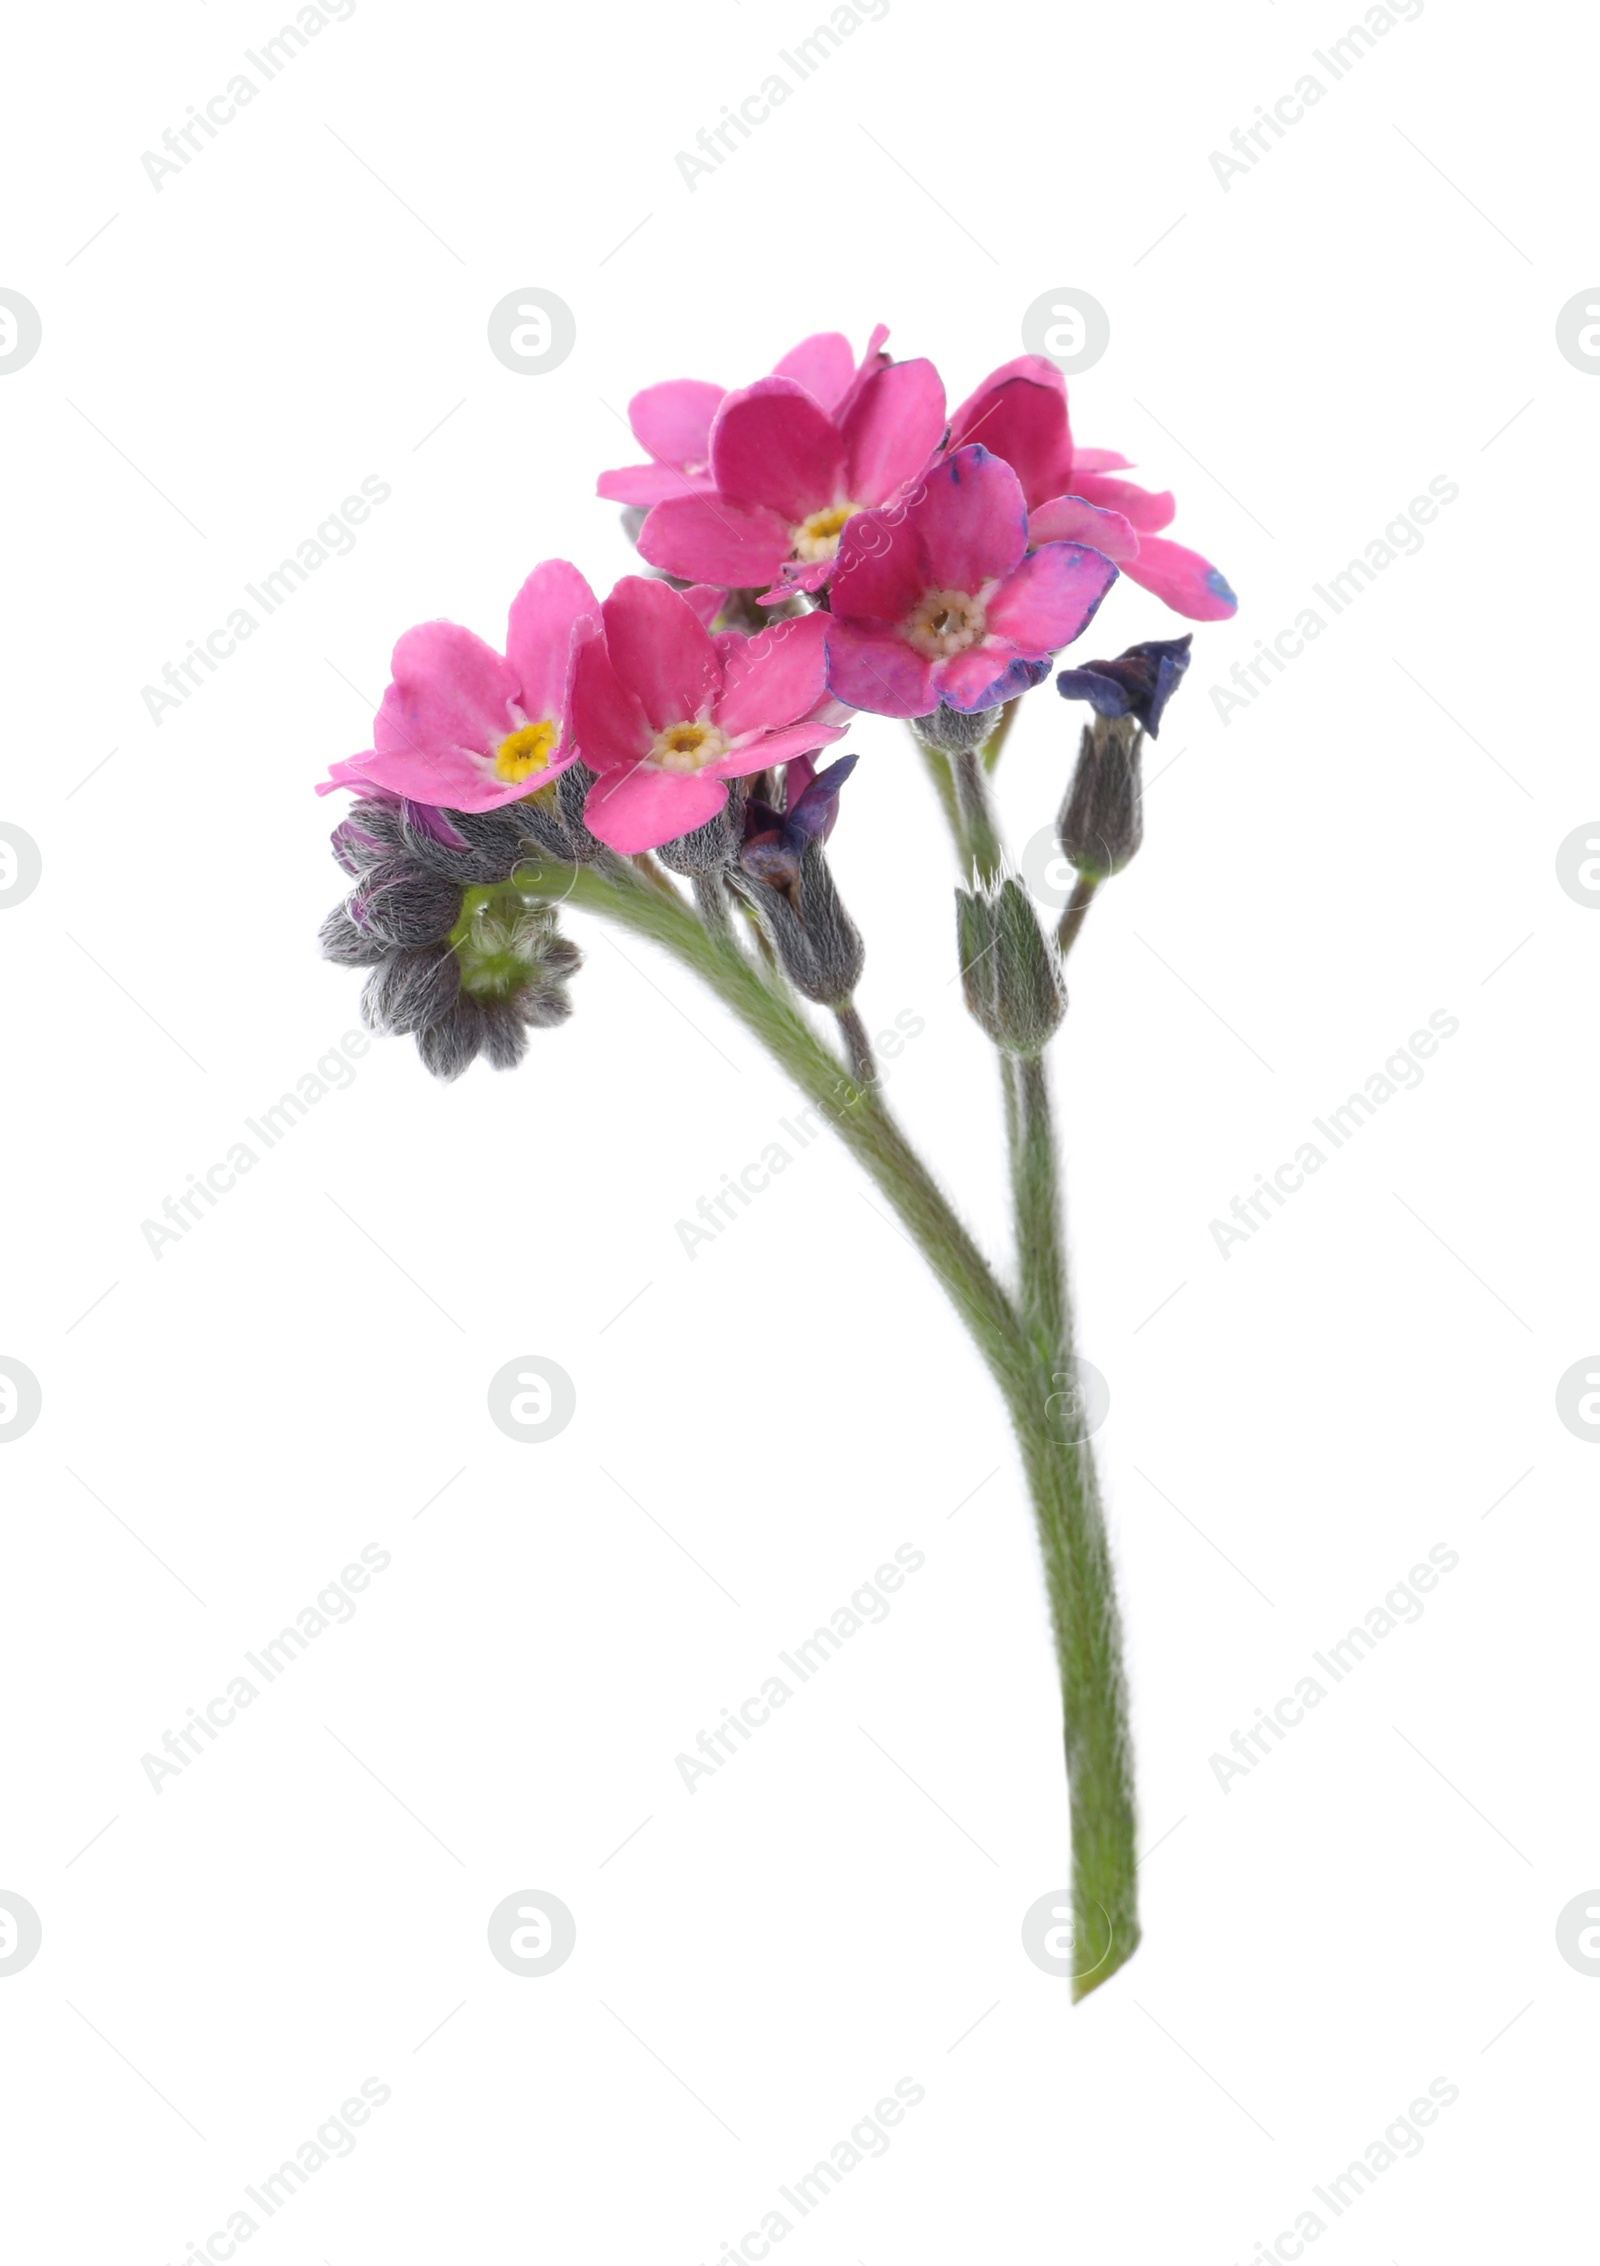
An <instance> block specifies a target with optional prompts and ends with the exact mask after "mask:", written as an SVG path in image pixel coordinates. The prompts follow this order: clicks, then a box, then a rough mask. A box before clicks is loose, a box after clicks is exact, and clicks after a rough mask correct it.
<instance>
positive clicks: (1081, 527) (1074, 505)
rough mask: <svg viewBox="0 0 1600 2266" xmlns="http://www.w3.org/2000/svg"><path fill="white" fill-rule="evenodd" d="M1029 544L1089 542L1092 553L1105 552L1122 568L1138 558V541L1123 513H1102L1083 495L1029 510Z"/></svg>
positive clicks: (1054, 501) (1056, 499)
mask: <svg viewBox="0 0 1600 2266" xmlns="http://www.w3.org/2000/svg"><path fill="white" fill-rule="evenodd" d="M1028 541H1029V542H1030V543H1032V544H1034V545H1038V544H1040V543H1087V544H1088V546H1089V548H1090V550H1091V551H1103V552H1104V553H1105V555H1106V557H1107V558H1108V559H1115V560H1116V562H1117V564H1118V565H1119V566H1125V565H1126V564H1127V562H1128V561H1129V560H1130V559H1136V558H1137V557H1138V556H1139V538H1138V536H1137V535H1136V534H1135V533H1134V531H1133V529H1132V527H1130V526H1129V524H1128V522H1127V520H1125V519H1124V518H1123V516H1122V514H1121V512H1120V511H1102V510H1101V508H1100V506H1099V505H1098V504H1091V503H1086V502H1085V501H1084V499H1083V497H1082V496H1052V498H1051V499H1050V501H1049V503H1047V504H1039V505H1038V506H1037V507H1036V508H1035V509H1034V510H1033V511H1030V512H1029V514H1028Z"/></svg>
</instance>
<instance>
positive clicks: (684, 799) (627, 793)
mask: <svg viewBox="0 0 1600 2266" xmlns="http://www.w3.org/2000/svg"><path fill="white" fill-rule="evenodd" d="M727 799H728V790H727V788H726V787H725V786H724V785H723V783H722V781H721V780H720V779H713V778H709V777H708V776H707V775H706V773H705V772H703V771H699V772H694V773H692V774H682V773H679V772H674V771H657V770H656V769H655V767H654V766H653V765H652V764H641V765H639V766H637V767H635V768H632V769H628V770H622V771H607V772H603V773H602V774H601V776H600V777H599V778H598V779H597V780H596V781H595V783H594V785H593V786H592V787H591V788H590V789H589V793H588V795H587V797H586V799H585V801H584V806H583V815H584V820H585V823H586V824H587V826H588V828H589V831H590V833H591V834H597V835H598V836H599V838H600V840H601V841H602V842H604V843H605V844H606V845H607V847H608V848H609V849H613V850H620V851H621V852H622V854H623V855H624V856H625V857H637V856H638V855H639V853H640V852H641V851H643V850H658V849H660V847H661V845H662V843H663V842H675V841H676V840H677V838H678V836H679V835H680V834H689V833H692V832H693V831H694V829H695V827H697V826H703V825H704V824H705V822H706V820H707V819H708V818H714V817H715V816H716V814H717V812H718V811H719V810H721V808H722V806H723V804H724V803H725V802H726V801H727Z"/></svg>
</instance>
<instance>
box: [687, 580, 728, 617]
mask: <svg viewBox="0 0 1600 2266" xmlns="http://www.w3.org/2000/svg"><path fill="white" fill-rule="evenodd" d="M681 596H682V598H683V602H684V604H685V605H686V606H689V607H691V608H692V609H693V612H694V618H695V620H696V621H697V622H698V623H699V624H700V627H701V628H702V629H709V628H710V627H711V625H712V623H713V622H714V621H715V620H716V618H717V616H718V615H719V614H720V613H721V611H722V609H723V607H724V606H725V605H726V604H727V602H728V593H727V592H726V590H724V589H723V588H722V586H721V584H720V583H716V582H691V583H690V585H689V587H688V589H687V590H685V591H683V592H682V593H681Z"/></svg>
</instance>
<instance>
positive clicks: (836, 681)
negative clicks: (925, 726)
mask: <svg viewBox="0 0 1600 2266" xmlns="http://www.w3.org/2000/svg"><path fill="white" fill-rule="evenodd" d="M1116 579H1117V570H1116V567H1115V566H1114V565H1113V564H1112V562H1111V561H1110V559H1108V558H1105V557H1103V556H1102V555H1101V553H1100V552H1099V551H1098V550H1091V549H1089V548H1087V547H1086V546H1085V545H1083V544H1081V543H1067V542H1053V543H1043V544H1041V545H1040V546H1039V547H1038V549H1036V550H1034V551H1031V552H1030V551H1029V550H1028V512H1027V506H1026V503H1025V502H1024V499H1023V490H1022V483H1021V481H1020V480H1019V479H1018V478H1017V475H1016V473H1015V472H1014V471H1013V470H1012V469H1011V466H1010V465H1009V464H1006V463H1003V462H1002V461H1001V459H1000V458H999V457H997V456H993V455H991V454H990V452H989V451H988V449H986V448H981V447H970V448H962V449H957V450H956V451H955V452H954V454H953V455H950V456H945V457H941V459H940V460H939V462H938V463H937V464H936V465H935V466H934V467H933V468H932V470H931V471H930V472H929V473H928V475H927V477H926V479H925V480H924V481H922V482H921V483H919V485H918V487H917V488H916V490H915V491H914V493H913V494H912V496H911V497H910V499H909V500H908V501H907V502H905V503H903V504H895V505H891V506H890V507H889V508H888V509H887V510H885V511H874V512H864V513H862V514H861V515H860V516H859V517H857V518H855V519H853V520H852V521H851V522H850V524H849V526H848V527H847V528H846V529H845V531H844V539H843V541H842V542H841V543H840V545H839V564H838V571H837V573H836V574H835V575H834V578H833V596H832V601H831V603H832V608H833V611H832V613H831V614H830V615H827V616H824V617H822V618H823V619H824V620H826V622H827V625H828V632H827V634H828V685H829V689H830V690H831V691H832V692H834V693H836V694H837V695H838V697H839V698H840V699H841V700H847V701H848V702H849V703H850V705H851V706H852V707H853V708H870V709H875V710H876V711H877V713H878V714H879V715H880V716H929V715H931V714H932V713H933V711H934V710H935V709H936V708H937V707H938V706H939V704H940V702H941V701H943V702H945V703H947V704H948V705H949V706H950V707H951V708H959V709H962V710H965V711H967V712H968V713H971V712H973V711H975V710H977V709H980V708H993V707H995V706H996V705H997V704H998V703H999V702H1001V701H1004V700H1010V699H1012V698H1014V697H1015V695H1016V694H1018V693H1020V692H1025V691H1026V690H1027V689H1028V687H1029V686H1030V685H1036V684H1037V683H1038V682H1039V681H1040V679H1041V678H1042V677H1043V676H1045V675H1046V674H1047V673H1048V670H1049V667H1050V656H1051V655H1052V654H1053V653H1055V652H1057V651H1059V649H1060V648H1061V647H1062V646H1063V645H1070V644H1071V643H1072V640H1073V639H1074V638H1075V637H1077V636H1078V635H1079V634H1080V633H1081V632H1082V631H1083V630H1085V629H1086V628H1087V627H1088V625H1089V623H1090V621H1091V619H1092V618H1093V615H1094V611H1095V608H1096V607H1097V606H1098V605H1099V603H1100V601H1101V599H1102V598H1103V597H1104V596H1105V594H1106V592H1107V591H1108V590H1109V589H1110V587H1111V585H1112V583H1113V582H1115V581H1116Z"/></svg>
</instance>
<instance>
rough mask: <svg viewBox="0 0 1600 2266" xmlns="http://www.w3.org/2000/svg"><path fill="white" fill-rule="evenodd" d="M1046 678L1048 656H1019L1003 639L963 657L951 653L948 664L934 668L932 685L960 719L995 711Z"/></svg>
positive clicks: (969, 650)
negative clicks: (1004, 702)
mask: <svg viewBox="0 0 1600 2266" xmlns="http://www.w3.org/2000/svg"><path fill="white" fill-rule="evenodd" d="M1049 674H1050V660H1049V656H1048V654H1038V655H1035V654H1028V653H1019V652H1018V651H1017V648H1016V647H1015V646H1014V645H1012V644H1010V643H1009V642H1008V641H1007V640H1005V639H997V640H996V641H995V642H994V643H992V644H984V645H973V646H969V647H968V648H967V650H966V652H965V653H954V654H952V655H951V657H950V659H949V660H948V661H939V662H936V663H935V664H934V671H933V675H934V683H935V686H936V688H937V691H938V696H939V698H940V699H941V700H942V701H943V702H944V703H945V704H946V706H947V707H950V708H959V709H960V710H961V712H962V714H963V715H967V716H971V715H975V714H976V713H977V712H978V710H979V709H982V708H998V707H999V706H1000V705H1001V703H1002V702H1003V701H1007V700H1015V699H1016V697H1017V695H1018V694H1019V693H1024V692H1029V691H1031V690H1032V688H1033V687H1034V686H1035V685H1036V684H1041V683H1042V682H1043V681H1044V679H1045V678H1046V677H1047V676H1048V675H1049Z"/></svg>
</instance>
